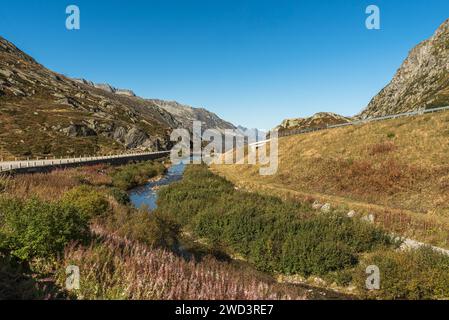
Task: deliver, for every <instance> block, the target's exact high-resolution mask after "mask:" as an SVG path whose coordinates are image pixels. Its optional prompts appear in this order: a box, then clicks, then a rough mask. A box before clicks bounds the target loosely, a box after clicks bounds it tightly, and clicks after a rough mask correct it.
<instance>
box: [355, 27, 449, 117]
mask: <svg viewBox="0 0 449 320" xmlns="http://www.w3.org/2000/svg"><path fill="white" fill-rule="evenodd" d="M447 105H449V19H448V20H446V21H445V22H444V23H443V24H441V25H440V27H439V28H438V29H437V30H436V32H435V33H434V34H433V36H432V37H430V38H429V39H427V40H425V41H423V42H421V43H420V44H418V45H417V46H416V47H415V48H413V49H412V50H411V51H410V53H409V55H408V57H407V59H405V61H404V63H403V64H402V66H401V67H400V68H399V70H398V71H397V73H396V75H395V76H394V77H393V80H392V81H391V82H390V83H389V84H388V85H387V86H386V87H385V88H384V89H382V91H381V92H380V93H379V94H378V95H377V96H375V97H374V98H373V99H372V100H371V102H370V103H369V105H368V107H367V108H366V109H365V110H364V111H363V112H362V113H361V114H360V117H361V118H363V119H366V118H371V117H379V116H385V115H390V114H398V113H403V112H409V111H415V110H420V109H431V108H436V107H443V106H447Z"/></svg>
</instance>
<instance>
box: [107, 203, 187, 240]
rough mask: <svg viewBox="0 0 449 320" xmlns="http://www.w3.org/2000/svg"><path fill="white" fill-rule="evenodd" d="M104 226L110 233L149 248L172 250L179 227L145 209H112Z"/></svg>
mask: <svg viewBox="0 0 449 320" xmlns="http://www.w3.org/2000/svg"><path fill="white" fill-rule="evenodd" d="M105 226H106V228H107V229H108V230H109V231H110V233H114V234H117V235H119V236H121V237H124V238H127V239H130V240H133V241H139V242H141V243H145V244H147V245H149V246H151V247H162V248H168V249H173V248H175V247H176V245H177V243H178V236H179V226H178V225H177V224H176V223H175V222H174V221H173V219H172V218H171V217H167V216H164V215H163V214H160V213H159V214H157V213H153V212H149V211H147V210H145V209H140V210H138V211H136V210H134V209H132V208H129V207H124V206H123V207H117V208H114V211H113V213H112V215H110V216H108V217H107V219H105Z"/></svg>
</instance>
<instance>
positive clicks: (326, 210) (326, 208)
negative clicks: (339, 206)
mask: <svg viewBox="0 0 449 320" xmlns="http://www.w3.org/2000/svg"><path fill="white" fill-rule="evenodd" d="M331 209H332V208H331V205H330V203H326V204H325V205H324V206H322V207H321V212H322V213H329V212H331Z"/></svg>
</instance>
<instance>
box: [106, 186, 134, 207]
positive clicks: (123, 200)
mask: <svg viewBox="0 0 449 320" xmlns="http://www.w3.org/2000/svg"><path fill="white" fill-rule="evenodd" d="M110 193H111V196H112V197H113V198H114V199H115V201H117V202H118V203H120V204H122V205H128V204H130V202H131V199H130V198H129V195H128V193H126V192H125V191H123V190H122V189H119V188H111V189H110Z"/></svg>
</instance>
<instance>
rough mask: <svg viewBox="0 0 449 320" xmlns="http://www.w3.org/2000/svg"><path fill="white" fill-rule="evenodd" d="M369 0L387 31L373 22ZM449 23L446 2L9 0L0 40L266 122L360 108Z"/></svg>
mask: <svg viewBox="0 0 449 320" xmlns="http://www.w3.org/2000/svg"><path fill="white" fill-rule="evenodd" d="M69 4H76V5H78V6H79V7H80V9H81V30H79V31H67V30H66V29H65V18H66V14H65V8H66V6H67V5H69ZM369 4H376V5H378V6H379V7H380V9H381V18H382V21H381V23H382V25H381V27H382V30H380V31H373V30H367V29H366V28H365V19H366V15H365V8H366V7H367V6H368V5H369ZM447 18H449V1H447V0H407V1H404V0H372V1H364V0H321V1H319V0H302V1H301V0H296V1H282V0H281V1H279V0H277V1H275V0H273V1H264V0H248V1H247V0H207V1H206V0H179V1H175V0H157V1H153V0H145V1H143V0H142V1H138V0H134V1H133V0H129V1H116V0H108V1H106V0H94V1H92V0H73V1H61V0H59V1H56V0H46V1H38V0H36V1H32V0H28V1H24V0H15V1H6V0H2V5H1V9H0V35H2V36H4V37H5V38H7V39H8V40H10V41H12V42H13V43H15V44H16V45H17V46H18V47H20V48H21V49H23V50H24V51H26V52H27V53H29V54H31V55H32V56H33V57H34V58H36V59H37V60H38V61H39V62H41V63H42V64H44V65H45V66H47V67H49V68H50V69H52V70H55V71H57V72H60V73H64V74H66V75H69V76H72V77H83V78H86V79H90V80H93V81H95V82H109V83H111V84H112V85H114V86H117V87H123V88H130V89H133V90H134V91H135V92H136V93H137V94H138V95H140V96H143V97H148V98H161V99H168V100H177V101H179V102H182V103H186V104H189V105H193V106H202V107H206V108H207V109H209V110H211V111H214V112H216V113H217V114H218V115H220V116H221V117H223V118H224V119H227V120H230V121H232V122H233V123H235V124H241V125H244V126H248V127H258V128H264V129H267V128H272V127H274V126H275V125H277V124H278V123H280V122H281V121H282V120H283V119H284V118H289V117H300V116H308V115H311V114H313V113H315V112H319V111H332V112H337V113H340V114H343V115H354V114H356V113H358V112H359V111H360V110H361V109H363V108H364V107H365V106H366V105H367V104H368V102H369V101H370V99H371V98H372V97H373V96H374V95H375V94H376V93H377V92H378V91H379V90H380V89H381V88H382V87H383V86H384V85H386V84H387V83H388V82H389V80H390V79H391V77H392V76H393V74H394V73H395V71H396V70H397V68H398V67H399V66H400V64H401V62H402V61H403V59H404V58H405V57H406V56H407V53H408V51H409V50H410V49H411V48H412V47H413V46H414V45H416V44H417V43H418V42H420V41H422V40H424V39H426V38H428V37H429V36H431V35H432V33H433V32H434V31H435V29H436V28H437V27H438V26H439V25H440V24H441V23H442V22H443V21H444V20H446V19H447Z"/></svg>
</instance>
